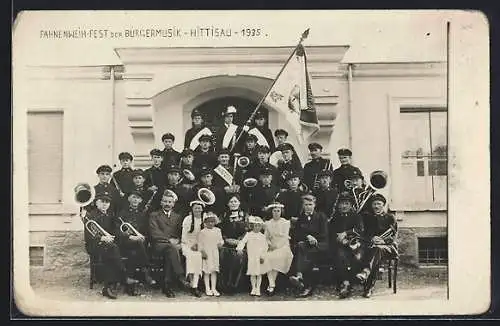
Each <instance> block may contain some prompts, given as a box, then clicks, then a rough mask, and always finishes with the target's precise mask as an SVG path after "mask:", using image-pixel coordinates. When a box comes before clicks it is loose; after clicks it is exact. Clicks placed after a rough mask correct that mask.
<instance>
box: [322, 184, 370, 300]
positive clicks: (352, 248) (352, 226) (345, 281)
mask: <svg viewBox="0 0 500 326" xmlns="http://www.w3.org/2000/svg"><path fill="white" fill-rule="evenodd" d="M353 200H354V198H353V197H352V195H350V194H349V193H348V192H344V193H342V194H340V195H339V198H338V201H337V207H338V208H337V209H336V212H335V214H333V215H332V217H331V219H330V220H329V223H328V233H329V235H330V250H331V253H332V254H333V257H334V261H335V266H336V268H335V270H336V274H337V279H338V281H339V282H341V283H340V292H339V297H340V298H341V299H344V298H347V297H348V296H349V294H350V292H351V282H352V281H353V279H354V275H355V274H356V273H358V272H359V271H360V270H361V257H362V256H361V255H362V252H361V247H360V245H361V243H360V242H359V240H356V239H355V238H356V237H359V235H362V234H363V232H364V229H363V219H362V217H361V215H359V214H357V213H356V212H355V211H354V209H353Z"/></svg>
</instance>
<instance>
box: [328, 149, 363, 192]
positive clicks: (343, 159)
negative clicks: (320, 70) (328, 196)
mask: <svg viewBox="0 0 500 326" xmlns="http://www.w3.org/2000/svg"><path fill="white" fill-rule="evenodd" d="M337 155H338V157H339V161H340V166H339V167H338V168H336V169H335V170H334V171H333V178H332V183H333V187H334V188H336V189H337V190H338V191H339V193H341V192H344V191H346V190H349V189H347V188H346V187H345V180H348V179H351V177H352V175H353V173H354V171H356V172H358V173H359V175H363V173H362V172H361V170H360V169H359V168H357V167H355V166H353V165H351V159H352V152H351V150H350V149H347V148H341V149H339V150H338V151H337Z"/></svg>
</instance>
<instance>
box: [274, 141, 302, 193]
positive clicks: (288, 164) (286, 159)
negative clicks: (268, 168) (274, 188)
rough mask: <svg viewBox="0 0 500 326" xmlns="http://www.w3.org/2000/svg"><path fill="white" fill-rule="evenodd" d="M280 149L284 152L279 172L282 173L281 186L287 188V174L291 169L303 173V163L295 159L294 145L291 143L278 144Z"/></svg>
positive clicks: (279, 164)
mask: <svg viewBox="0 0 500 326" xmlns="http://www.w3.org/2000/svg"><path fill="white" fill-rule="evenodd" d="M278 150H280V151H281V153H282V154H283V161H280V162H279V163H278V173H279V174H280V181H279V186H280V187H281V188H282V189H283V188H286V180H287V176H286V174H287V173H289V172H290V171H294V172H295V173H299V174H301V175H302V173H303V170H302V165H301V164H300V162H299V161H296V160H294V159H293V146H292V145H291V144H289V143H285V144H283V145H280V146H278Z"/></svg>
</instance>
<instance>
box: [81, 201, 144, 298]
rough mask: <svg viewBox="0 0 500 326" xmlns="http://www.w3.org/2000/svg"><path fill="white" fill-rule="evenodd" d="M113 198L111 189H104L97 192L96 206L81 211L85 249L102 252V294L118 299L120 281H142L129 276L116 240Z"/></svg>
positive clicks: (96, 253) (92, 252)
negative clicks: (102, 191) (104, 190)
mask: <svg viewBox="0 0 500 326" xmlns="http://www.w3.org/2000/svg"><path fill="white" fill-rule="evenodd" d="M110 202H111V196H110V194H109V193H100V194H98V195H97V196H96V200H95V205H96V209H92V210H91V211H89V212H88V213H87V211H86V210H84V209H82V211H81V213H80V215H81V217H82V218H83V221H84V224H85V229H84V237H85V249H86V250H87V253H88V254H89V255H91V256H93V257H95V256H100V257H101V259H102V262H103V264H104V268H103V274H104V275H103V281H104V288H103V289H102V295H103V296H105V297H108V298H110V299H116V298H117V294H116V289H117V285H118V283H120V282H123V283H124V284H126V285H127V286H131V285H133V284H136V283H138V281H137V280H134V279H132V278H130V277H128V276H127V270H126V267H125V266H124V264H123V262H122V260H121V256H120V249H118V246H117V244H116V240H115V234H116V232H115V231H116V230H115V224H114V216H113V215H112V214H111V212H110V211H109V205H110ZM87 223H89V224H87ZM101 228H102V230H101ZM89 230H90V231H89ZM91 232H92V233H91Z"/></svg>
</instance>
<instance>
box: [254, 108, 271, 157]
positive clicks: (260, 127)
mask: <svg viewBox="0 0 500 326" xmlns="http://www.w3.org/2000/svg"><path fill="white" fill-rule="evenodd" d="M254 122H255V127H253V128H251V129H250V130H249V131H248V134H249V135H254V136H255V137H256V138H257V145H258V146H267V147H268V148H270V150H271V152H274V149H275V145H274V138H273V133H272V132H271V130H270V129H269V128H267V127H266V116H265V114H264V112H263V111H261V110H259V111H257V113H256V114H255V120H254Z"/></svg>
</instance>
